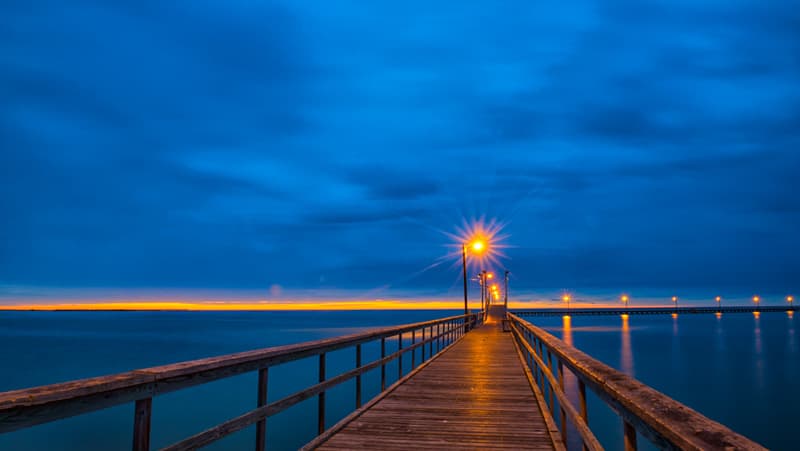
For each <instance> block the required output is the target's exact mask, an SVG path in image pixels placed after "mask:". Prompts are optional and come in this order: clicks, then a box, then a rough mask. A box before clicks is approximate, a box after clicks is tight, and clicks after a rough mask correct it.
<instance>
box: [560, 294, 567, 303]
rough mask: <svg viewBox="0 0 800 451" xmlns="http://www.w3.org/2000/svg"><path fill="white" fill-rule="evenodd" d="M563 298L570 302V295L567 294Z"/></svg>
mask: <svg viewBox="0 0 800 451" xmlns="http://www.w3.org/2000/svg"><path fill="white" fill-rule="evenodd" d="M562 299H563V300H564V302H569V295H568V294H565V295H564V297H563V298H562Z"/></svg>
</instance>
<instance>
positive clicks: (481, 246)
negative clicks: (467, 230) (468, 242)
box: [470, 240, 486, 254]
mask: <svg viewBox="0 0 800 451" xmlns="http://www.w3.org/2000/svg"><path fill="white" fill-rule="evenodd" d="M470 247H472V250H473V251H474V252H475V253H476V254H480V253H481V252H483V251H484V250H485V249H486V243H484V242H483V240H475V241H473V242H472V246H470Z"/></svg>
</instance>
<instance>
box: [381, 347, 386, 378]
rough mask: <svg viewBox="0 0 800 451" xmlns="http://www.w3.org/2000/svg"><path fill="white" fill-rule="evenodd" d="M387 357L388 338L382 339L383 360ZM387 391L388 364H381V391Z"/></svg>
mask: <svg viewBox="0 0 800 451" xmlns="http://www.w3.org/2000/svg"><path fill="white" fill-rule="evenodd" d="M385 357H386V337H383V338H381V360H383V359H384V358H385ZM384 390H386V362H383V363H381V391H384Z"/></svg>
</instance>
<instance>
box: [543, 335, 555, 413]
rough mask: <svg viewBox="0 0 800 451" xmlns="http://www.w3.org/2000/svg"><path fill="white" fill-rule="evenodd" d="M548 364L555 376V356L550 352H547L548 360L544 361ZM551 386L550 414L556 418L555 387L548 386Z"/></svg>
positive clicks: (551, 385)
mask: <svg viewBox="0 0 800 451" xmlns="http://www.w3.org/2000/svg"><path fill="white" fill-rule="evenodd" d="M544 362H545V363H546V364H547V369H548V371H550V374H553V354H551V353H550V350H549V349H548V350H547V360H545V361H544ZM548 385H549V386H550V412H552V413H553V416H555V413H556V405H555V403H554V401H553V392H554V391H555V389H556V388H555V387H553V384H548Z"/></svg>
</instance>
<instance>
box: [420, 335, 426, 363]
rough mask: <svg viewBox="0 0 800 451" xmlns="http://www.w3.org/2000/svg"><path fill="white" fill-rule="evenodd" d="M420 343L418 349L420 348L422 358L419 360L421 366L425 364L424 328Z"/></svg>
mask: <svg viewBox="0 0 800 451" xmlns="http://www.w3.org/2000/svg"><path fill="white" fill-rule="evenodd" d="M421 343H422V346H420V348H422V357H421V358H420V361H419V363H421V364H422V363H425V328H424V327H423V328H422V342H421Z"/></svg>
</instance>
